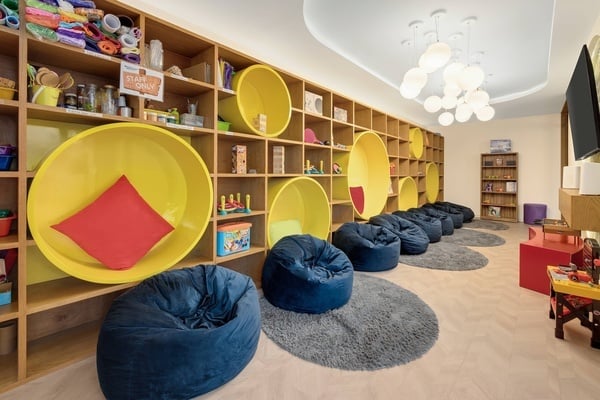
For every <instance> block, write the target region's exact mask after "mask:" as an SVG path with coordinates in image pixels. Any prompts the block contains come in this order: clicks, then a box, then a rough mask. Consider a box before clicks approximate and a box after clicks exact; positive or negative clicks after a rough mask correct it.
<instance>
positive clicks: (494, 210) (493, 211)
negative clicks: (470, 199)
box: [488, 206, 501, 217]
mask: <svg viewBox="0 0 600 400" xmlns="http://www.w3.org/2000/svg"><path fill="white" fill-rule="evenodd" d="M488 215H489V216H490V217H500V216H501V215H500V207H497V206H489V207H488Z"/></svg>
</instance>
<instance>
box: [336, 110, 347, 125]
mask: <svg viewBox="0 0 600 400" xmlns="http://www.w3.org/2000/svg"><path fill="white" fill-rule="evenodd" d="M333 119H335V120H338V121H342V122H348V111H346V110H344V109H343V108H339V107H333Z"/></svg>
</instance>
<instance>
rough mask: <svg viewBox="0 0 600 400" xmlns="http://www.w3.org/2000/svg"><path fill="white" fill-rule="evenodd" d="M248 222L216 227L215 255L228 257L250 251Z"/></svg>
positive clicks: (250, 226)
mask: <svg viewBox="0 0 600 400" xmlns="http://www.w3.org/2000/svg"><path fill="white" fill-rule="evenodd" d="M251 228H252V224H251V223H250V222H230V223H227V224H222V225H218V226H217V255H218V256H219V257H223V256H228V255H230V254H233V253H239V252H241V251H247V250H250V229H251Z"/></svg>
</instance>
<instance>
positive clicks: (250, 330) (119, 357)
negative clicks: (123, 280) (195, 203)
mask: <svg viewBox="0 0 600 400" xmlns="http://www.w3.org/2000/svg"><path fill="white" fill-rule="evenodd" d="M260 329H261V321H260V308H259V304H258V294H257V291H256V287H255V285H254V283H253V282H252V280H251V279H250V278H249V277H247V276H245V275H242V274H240V273H238V272H235V271H231V270H228V269H226V268H223V267H219V266H215V265H210V266H208V265H207V266H204V265H199V266H196V267H193V268H186V269H180V270H171V271H166V272H163V273H160V274H158V275H155V276H153V277H151V278H148V279H146V280H144V281H143V282H141V283H140V284H139V285H137V286H135V287H134V288H132V289H130V290H129V291H127V292H125V293H124V294H122V295H121V296H119V297H118V298H117V299H115V301H114V302H113V303H112V305H111V307H110V309H109V310H108V313H107V314H106V317H105V319H104V322H103V323H102V327H101V328H100V333H99V337H98V344H97V351H96V367H97V372H98V380H99V382H100V387H101V389H102V392H103V393H104V396H105V397H106V398H107V399H109V400H115V399H136V400H139V399H190V398H192V397H196V396H199V395H201V394H203V393H206V392H209V391H211V390H213V389H215V388H217V387H219V386H221V385H223V384H224V383H226V382H228V381H230V380H231V379H233V378H234V377H235V376H236V375H237V374H239V373H240V372H241V371H242V370H243V369H244V367H245V366H246V365H247V364H248V363H249V362H250V360H251V359H252V357H253V356H254V353H255V351H256V347H257V345H258V338H259V336H260Z"/></svg>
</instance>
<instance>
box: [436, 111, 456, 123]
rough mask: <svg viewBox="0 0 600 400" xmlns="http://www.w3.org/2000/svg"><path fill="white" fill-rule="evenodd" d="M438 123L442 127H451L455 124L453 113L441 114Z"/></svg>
mask: <svg viewBox="0 0 600 400" xmlns="http://www.w3.org/2000/svg"><path fill="white" fill-rule="evenodd" d="M438 122H439V123H440V125H442V126H449V125H452V123H453V122H454V115H452V113H451V112H448V111H446V112H443V113H441V114H440V116H439V117H438Z"/></svg>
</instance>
